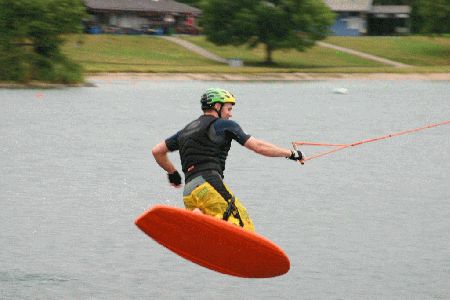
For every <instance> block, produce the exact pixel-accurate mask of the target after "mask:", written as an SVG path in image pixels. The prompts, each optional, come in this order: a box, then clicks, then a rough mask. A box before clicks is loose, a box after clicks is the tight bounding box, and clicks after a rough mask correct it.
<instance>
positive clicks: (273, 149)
mask: <svg viewBox="0 0 450 300" xmlns="http://www.w3.org/2000/svg"><path fill="white" fill-rule="evenodd" d="M244 146H245V147H246V148H247V149H250V150H252V151H254V152H256V153H258V154H261V155H264V156H269V157H286V158H290V159H292V160H299V161H300V162H303V157H302V154H301V152H300V153H298V152H297V151H293V150H289V149H286V148H281V147H278V146H276V145H273V144H271V143H268V142H265V141H262V140H258V139H256V138H254V137H250V138H249V139H248V140H247V141H246V142H245V144H244ZM296 155H298V156H296ZM296 158H301V159H296Z"/></svg>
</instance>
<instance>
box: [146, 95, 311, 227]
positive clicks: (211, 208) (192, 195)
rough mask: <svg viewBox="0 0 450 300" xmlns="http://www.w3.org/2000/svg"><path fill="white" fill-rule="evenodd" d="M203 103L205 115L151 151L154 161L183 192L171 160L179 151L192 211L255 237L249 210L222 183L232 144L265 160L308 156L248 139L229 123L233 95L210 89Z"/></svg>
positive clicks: (187, 200) (187, 197)
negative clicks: (247, 231)
mask: <svg viewBox="0 0 450 300" xmlns="http://www.w3.org/2000/svg"><path fill="white" fill-rule="evenodd" d="M200 102H201V105H202V110H203V115H201V116H200V117H199V118H198V119H197V120H194V121H192V122H191V123H189V124H188V125H186V127H184V128H183V129H182V130H180V131H178V132H177V133H176V134H174V135H173V136H171V137H169V138H168V139H166V140H165V141H162V142H160V143H159V144H157V145H156V146H155V147H154V148H153V149H152V153H153V156H154V157H155V160H156V162H157V163H158V164H159V165H160V166H161V168H163V169H164V170H165V171H166V172H167V173H168V177H169V182H170V183H171V185H173V186H175V187H180V186H181V176H180V174H179V173H178V171H177V169H176V168H175V166H174V165H173V164H172V162H171V161H170V160H169V158H168V155H167V153H168V152H172V151H176V150H178V151H179V153H180V158H181V165H182V170H183V172H184V174H185V186H184V192H183V201H184V204H185V206H186V208H187V209H190V210H194V209H199V210H200V211H201V212H202V213H204V214H207V215H211V216H214V217H216V218H220V219H223V220H227V221H228V222H231V223H233V224H236V225H239V226H241V227H243V228H245V229H248V230H251V231H253V230H254V226H253V222H252V220H251V219H250V217H249V215H248V213H247V210H246V209H245V207H244V206H243V205H242V203H241V202H240V201H239V200H238V199H237V198H236V197H235V196H234V194H233V193H232V192H231V190H230V189H229V188H228V187H227V186H226V185H225V184H224V183H223V181H222V180H223V177H224V176H223V172H224V170H225V161H226V159H227V156H228V151H229V150H230V147H231V141H232V140H235V141H236V142H238V143H239V144H241V145H243V146H245V147H246V148H248V149H250V150H253V151H255V152H256V153H258V154H261V155H264V156H270V157H286V158H289V159H291V160H294V161H300V162H301V163H303V155H302V153H301V152H300V151H298V150H295V151H294V150H290V149H285V148H280V147H278V146H275V145H273V144H270V143H268V142H265V141H262V140H259V139H256V138H254V137H252V136H250V135H248V134H246V133H245V132H244V131H243V130H242V129H241V127H240V126H239V125H238V123H236V122H234V121H232V120H230V118H231V117H232V109H233V105H234V104H235V103H236V99H235V98H234V96H233V95H232V94H231V93H229V92H228V91H226V90H223V89H220V88H210V89H208V90H206V92H205V93H204V94H203V95H202V97H201V100H200Z"/></svg>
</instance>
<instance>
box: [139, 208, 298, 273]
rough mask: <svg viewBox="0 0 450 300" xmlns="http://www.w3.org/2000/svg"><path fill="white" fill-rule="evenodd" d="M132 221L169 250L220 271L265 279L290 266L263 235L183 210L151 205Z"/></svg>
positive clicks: (278, 249)
mask: <svg viewBox="0 0 450 300" xmlns="http://www.w3.org/2000/svg"><path fill="white" fill-rule="evenodd" d="M135 224H136V225H137V226H138V227H139V228H140V229H141V230H142V231H143V232H144V233H146V234H147V235H148V236H150V237H151V238H152V239H154V240H155V241H157V242H158V243H160V244H161V245H163V246H165V247H166V248H168V249H169V250H171V251H173V252H175V253H176V254H178V255H180V256H182V257H184V258H185V259H188V260H190V261H192V262H194V263H196V264H199V265H201V266H203V267H206V268H209V269H211V270H214V271H217V272H220V273H224V274H228V275H233V276H238V277H246V278H267V277H275V276H279V275H282V274H285V273H287V272H288V271H289V268H290V262H289V258H288V257H287V255H286V253H285V252H284V251H283V250H282V249H281V248H280V247H278V246H277V245H276V244H274V243H273V242H272V241H270V240H268V239H267V238H265V237H263V236H261V235H259V234H257V233H254V232H251V231H248V230H245V229H242V228H241V227H239V226H236V225H233V224H231V223H228V222H225V221H222V220H220V219H217V218H214V217H211V216H208V215H204V214H201V213H194V212H192V211H189V210H187V209H181V208H176V207H170V206H164V205H155V206H154V207H152V208H151V209H149V210H147V211H146V212H144V213H143V214H142V215H140V216H139V217H138V218H137V219H136V221H135Z"/></svg>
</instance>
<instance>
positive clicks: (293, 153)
mask: <svg viewBox="0 0 450 300" xmlns="http://www.w3.org/2000/svg"><path fill="white" fill-rule="evenodd" d="M287 158H289V159H292V160H301V159H302V158H303V153H302V152H301V151H300V150H291V156H289V157H287Z"/></svg>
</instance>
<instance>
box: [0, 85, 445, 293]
mask: <svg viewBox="0 0 450 300" xmlns="http://www.w3.org/2000/svg"><path fill="white" fill-rule="evenodd" d="M96 84H97V87H93V88H68V89H61V90H0V155H1V156H0V171H1V177H0V189H1V193H0V227H1V231H0V245H1V251H0V298H1V299H448V298H449V295H450V293H449V291H450V251H449V249H450V222H449V220H450V201H449V200H450V187H449V184H450V176H449V172H450V171H449V170H450V151H449V150H450V125H445V126H439V127H435V128H431V129H427V130H424V131H420V132H417V133H412V134H409V135H404V136H400V137H396V138H392V139H387V140H383V141H378V142H374V143H369V144H364V145H361V146H359V147H355V148H349V149H346V150H343V151H340V152H336V153H334V154H330V155H329V156H324V157H322V158H318V159H315V160H311V161H309V162H307V164H305V165H304V166H299V165H298V164H295V163H293V162H291V161H288V160H285V159H281V158H266V157H262V156H258V155H256V154H254V153H252V152H250V151H248V150H246V149H245V148H243V147H241V146H240V145H239V144H237V143H233V146H232V149H231V152H230V156H229V160H228V164H227V170H226V177H225V180H226V182H227V184H228V185H229V186H230V187H231V189H232V190H233V191H234V192H235V193H236V194H237V195H238V197H239V198H240V199H241V200H242V201H243V202H244V204H245V205H246V206H247V209H248V210H249V212H250V214H251V216H252V218H253V220H254V222H255V225H256V229H257V231H258V232H259V233H261V234H263V235H265V236H266V237H268V238H269V239H271V240H273V241H274V242H276V243H277V244H279V245H280V246H281V247H282V248H283V249H284V250H285V251H286V252H287V254H288V255H289V257H290V259H291V270H290V272H289V273H287V274H286V275H284V276H281V277H277V278H272V279H259V280H254V279H240V278H234V277H230V276H226V275H222V274H219V273H214V272H212V271H210V270H207V269H204V268H202V267H199V266H197V265H194V264H192V263H190V262H188V261H185V260H183V259H181V258H179V257H178V256H176V255H174V254H172V253H171V252H169V251H167V250H166V249H165V248H162V247H161V246H159V245H158V244H156V243H155V242H153V241H152V240H150V239H149V238H148V237H146V236H145V235H144V234H143V233H142V232H140V231H139V230H138V229H137V228H136V227H135V225H134V224H133V221H134V219H135V217H136V216H138V215H139V214H140V213H142V212H143V211H144V210H145V209H147V208H148V207H150V206H152V205H154V204H157V203H164V204H169V205H173V206H178V207H181V206H182V201H181V190H179V189H172V188H170V187H169V186H168V184H167V182H166V175H165V174H164V172H163V171H162V170H161V169H159V167H158V166H157V165H156V163H155V162H154V160H153V158H152V156H151V151H150V150H151V148H152V146H153V145H155V144H156V143H157V142H159V141H161V140H162V139H164V138H166V137H168V136H169V135H171V134H173V133H174V132H176V131H177V130H178V129H180V128H181V127H182V126H184V125H185V123H187V122H189V121H190V120H192V119H194V118H196V117H197V116H198V115H199V114H200V108H199V97H200V95H201V93H202V92H203V90H204V89H206V88H207V87H210V86H221V87H223V88H226V89H229V90H231V91H232V92H233V93H234V94H235V96H236V97H237V99H238V104H237V106H236V107H235V111H234V116H233V118H234V119H235V120H237V121H238V122H239V123H240V124H241V126H242V127H243V129H244V130H245V131H246V132H248V133H249V134H252V135H254V136H255V137H257V138H261V139H264V140H267V141H270V142H272V143H275V144H279V145H282V146H285V147H289V146H290V143H291V142H292V141H299V140H306V141H319V142H329V143H351V142H356V141H359V140H363V139H367V138H373V137H377V136H382V135H385V134H388V133H392V132H398V131H402V130H407V129H413V128H417V127H421V126H424V125H428V124H432V123H436V122H441V121H445V120H449V119H450V100H449V98H448V95H449V94H450V84H449V83H448V82H432V81H365V80H360V81H317V82H291V83H281V82H265V83H258V82H251V83H248V82H247V83H239V82H202V81H155V82H151V81H137V80H130V81H97V82H96ZM336 88H346V89H348V94H346V95H341V94H335V93H333V90H334V89H336ZM446 95H447V96H446ZM303 149H304V150H305V151H306V153H307V154H310V155H311V154H312V153H315V152H316V151H321V150H323V149H315V148H303ZM170 157H171V158H172V159H173V161H175V162H176V163H177V164H179V160H178V158H177V155H175V154H173V155H171V156H170Z"/></svg>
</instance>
